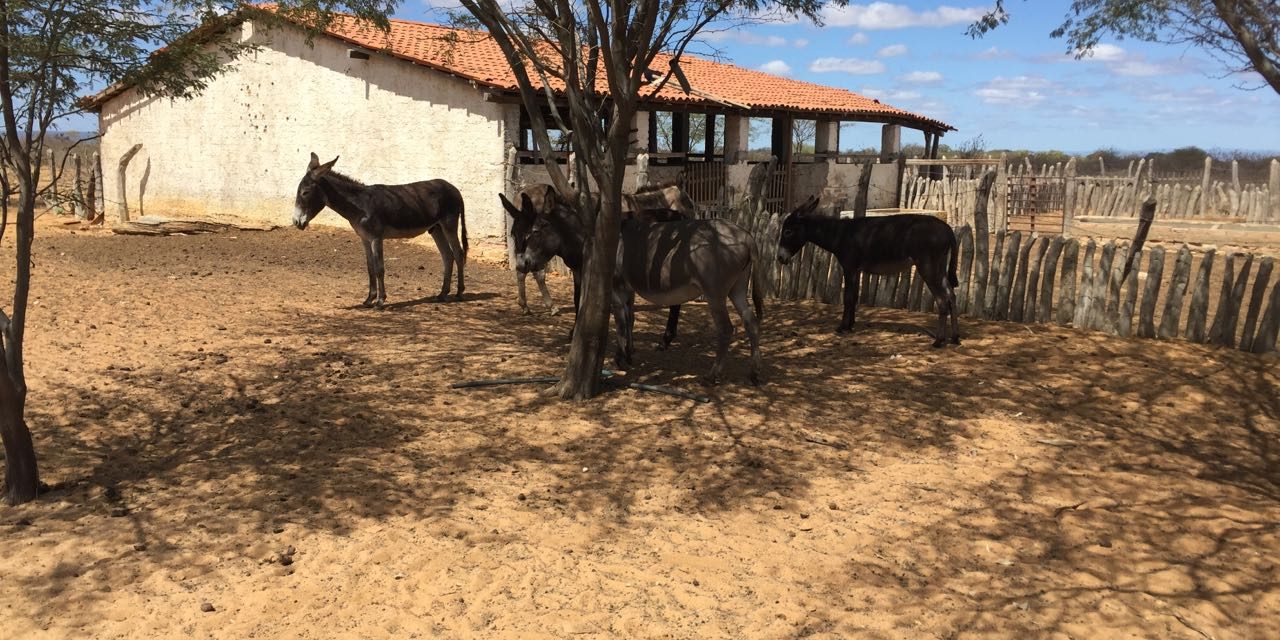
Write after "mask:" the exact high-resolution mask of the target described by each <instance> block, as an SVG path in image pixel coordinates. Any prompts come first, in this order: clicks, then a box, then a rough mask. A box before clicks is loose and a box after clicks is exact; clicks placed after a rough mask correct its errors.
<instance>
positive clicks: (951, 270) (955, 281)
mask: <svg viewBox="0 0 1280 640" xmlns="http://www.w3.org/2000/svg"><path fill="white" fill-rule="evenodd" d="M959 258H960V241H958V240H956V234H955V232H954V231H953V232H952V233H951V264H950V266H948V267H947V282H948V283H950V284H951V288H952V289H954V288H956V287H958V286H960V279H959V278H957V277H956V261H957V260H958V259H959Z"/></svg>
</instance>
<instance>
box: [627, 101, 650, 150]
mask: <svg viewBox="0 0 1280 640" xmlns="http://www.w3.org/2000/svg"><path fill="white" fill-rule="evenodd" d="M649 118H650V113H649V112H648V111H636V113H635V115H634V116H631V149H632V151H634V152H635V153H640V152H641V151H653V149H652V148H651V147H650V146H649Z"/></svg>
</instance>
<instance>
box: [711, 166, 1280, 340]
mask: <svg viewBox="0 0 1280 640" xmlns="http://www.w3.org/2000/svg"><path fill="white" fill-rule="evenodd" d="M979 191H980V189H979ZM978 197H979V198H981V194H979V196H978ZM984 208H985V207H981V208H979V209H978V210H977V211H975V212H974V213H973V215H972V216H971V217H972V219H973V221H974V223H975V224H973V225H970V224H965V225H962V226H961V227H960V228H959V229H957V233H956V235H957V239H958V241H959V261H958V267H957V273H958V276H959V281H960V286H959V287H957V288H956V298H957V304H958V306H959V313H960V314H962V315H965V316H968V317H972V318H983V319H989V320H1003V321H1011V322H1024V323H1046V324H1058V325H1064V326H1071V327H1076V328H1080V329H1087V330H1100V331H1103V332H1106V333H1110V334H1113V335H1118V336H1123V337H1130V336H1133V337H1140V338H1157V339H1172V338H1182V339H1185V340H1188V341H1191V342H1198V343H1209V344H1216V345H1221V346H1226V347H1234V348H1238V349H1241V350H1244V351H1251V352H1254V353H1264V352H1268V351H1274V350H1275V349H1276V342H1277V333H1280V274H1276V276H1277V277H1275V278H1274V281H1273V270H1274V269H1275V258H1273V257H1269V256H1259V255H1254V254H1247V253H1231V254H1227V255H1218V253H1217V251H1216V250H1215V249H1213V248H1208V249H1205V250H1203V251H1199V250H1197V251H1194V252H1193V251H1192V249H1191V248H1190V247H1189V246H1187V245H1180V246H1162V245H1158V244H1157V245H1148V246H1146V247H1144V248H1143V250H1142V251H1141V253H1140V254H1139V255H1137V256H1135V259H1134V262H1133V267H1132V269H1131V270H1130V272H1129V274H1128V275H1127V276H1124V277H1123V278H1122V272H1123V269H1124V264H1125V261H1126V258H1127V257H1128V251H1129V242H1128V241H1124V240H1121V241H1117V240H1108V241H1106V242H1105V243H1100V242H1098V241H1095V240H1093V239H1087V238H1086V239H1080V238H1067V237H1064V236H1062V235H1059V234H1036V233H1031V234H1026V233H1023V232H1021V231H1009V232H1006V231H1004V230H1000V231H997V232H995V233H987V232H986V229H985V227H986V223H987V215H986V213H985V211H983V210H982V209H984ZM729 217H730V218H731V219H732V220H733V221H734V222H736V223H738V224H740V225H742V226H743V227H744V228H746V229H747V230H749V231H750V232H751V233H752V235H753V236H754V237H755V238H756V242H757V250H758V253H757V255H758V256H762V258H761V259H760V260H759V261H758V262H757V265H756V268H757V269H759V270H760V273H759V275H760V276H761V277H762V278H763V281H764V283H765V288H766V291H767V293H768V295H769V296H770V297H772V298H774V299H780V300H797V299H814V300H820V301H823V302H827V303H836V302H839V301H840V300H842V291H843V286H844V277H843V273H842V270H841V268H840V265H839V263H837V262H836V261H835V260H834V258H833V256H832V255H831V254H830V253H828V252H826V251H823V250H821V249H818V248H817V247H814V246H813V245H806V246H805V247H804V249H802V250H801V252H800V253H799V254H798V255H797V256H796V257H795V258H794V259H793V260H792V261H791V263H790V264H789V265H787V266H785V267H784V266H781V265H779V264H778V263H777V261H776V260H774V259H773V255H774V254H775V253H776V251H777V242H778V233H779V228H778V225H779V222H780V221H779V217H778V216H773V215H770V214H769V212H768V211H767V210H766V209H765V207H764V206H763V203H761V202H758V201H752V200H750V199H748V200H747V201H745V202H744V203H743V204H742V206H740V207H737V208H735V209H734V210H732V211H730V212H729ZM975 227H976V228H977V231H975ZM926 291H927V290H926V288H925V287H924V283H923V281H922V280H921V279H920V277H919V275H918V274H916V273H915V271H914V269H911V270H908V271H905V272H902V273H899V274H895V275H891V276H877V275H871V274H863V275H862V281H861V282H860V290H859V297H860V302H859V303H860V304H864V305H871V306H877V307H891V308H897V309H908V310H912V311H922V312H929V311H933V310H934V305H933V299H932V295H930V294H928V293H927V292H926Z"/></svg>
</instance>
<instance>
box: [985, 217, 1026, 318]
mask: <svg viewBox="0 0 1280 640" xmlns="http://www.w3.org/2000/svg"><path fill="white" fill-rule="evenodd" d="M1021 246H1022V232H1021V231H1014V232H1013V233H1011V234H1009V236H1008V237H1007V239H1006V242H1005V245H1004V256H1003V257H1001V258H1000V281H999V282H998V283H997V285H996V296H995V309H994V310H993V312H994V313H993V315H992V316H991V317H992V318H993V319H995V320H1007V319H1008V318H1009V296H1010V294H1012V293H1013V276H1014V275H1016V274H1017V271H1018V249H1020V248H1021Z"/></svg>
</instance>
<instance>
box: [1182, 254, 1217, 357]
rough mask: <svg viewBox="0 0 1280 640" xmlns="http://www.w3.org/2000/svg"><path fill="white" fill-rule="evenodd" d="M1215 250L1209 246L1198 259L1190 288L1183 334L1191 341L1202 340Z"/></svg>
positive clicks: (1203, 338)
mask: <svg viewBox="0 0 1280 640" xmlns="http://www.w3.org/2000/svg"><path fill="white" fill-rule="evenodd" d="M1216 253H1217V251H1216V250H1215V249H1213V248H1212V247H1210V248H1209V249H1208V250H1206V251H1205V252H1204V257H1203V258H1201V259H1200V269H1199V270H1198V271H1197V273H1196V280H1195V285H1194V286H1192V288H1191V306H1190V308H1189V309H1188V310H1187V328H1186V330H1185V331H1184V332H1183V334H1182V335H1183V336H1184V337H1185V338H1186V339H1187V340H1190V341H1192V342H1204V340H1205V326H1206V323H1207V317H1206V316H1207V315H1208V313H1209V278H1210V277H1211V276H1212V275H1213V260H1214V257H1215V254H1216Z"/></svg>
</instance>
